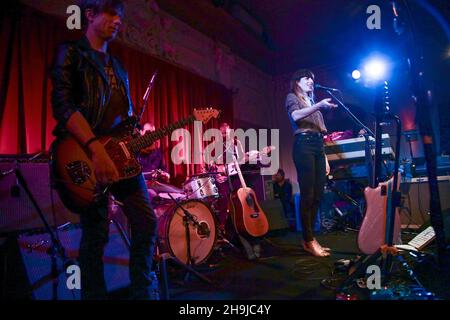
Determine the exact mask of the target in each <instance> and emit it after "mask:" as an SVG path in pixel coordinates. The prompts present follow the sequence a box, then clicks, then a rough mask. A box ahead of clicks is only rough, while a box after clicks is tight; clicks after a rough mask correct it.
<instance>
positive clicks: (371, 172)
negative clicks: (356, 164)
mask: <svg viewBox="0 0 450 320" xmlns="http://www.w3.org/2000/svg"><path fill="white" fill-rule="evenodd" d="M325 91H326V92H327V93H328V94H329V95H330V96H331V97H332V98H333V99H334V100H336V102H337V103H338V104H339V105H340V106H341V107H342V108H343V109H344V110H345V112H347V114H348V115H349V116H350V118H351V119H352V120H353V121H354V122H355V123H356V124H357V125H358V126H359V127H360V128H361V129H364V130H365V133H364V134H363V136H364V139H365V153H366V162H367V157H371V158H370V159H371V161H369V163H367V164H366V166H367V174H368V178H369V182H371V181H374V179H373V177H374V175H375V176H377V174H378V171H379V170H377V172H376V173H375V172H374V170H373V169H374V168H372V166H371V163H372V162H373V160H372V159H373V156H372V151H371V150H372V147H371V141H370V140H369V137H372V138H374V139H375V141H376V139H380V140H381V134H380V136H379V137H378V136H377V137H376V136H375V134H374V133H373V131H372V130H370V128H369V127H367V126H366V125H365V124H364V123H362V121H361V120H359V118H358V117H357V116H355V114H354V113H353V112H352V111H351V110H350V108H348V107H347V106H346V105H345V104H344V103H343V102H342V101H341V100H339V98H338V97H336V95H334V94H333V93H332V91H331V90H325ZM379 132H381V130H379ZM380 156H381V155H380ZM380 159H381V157H380ZM381 163H382V164H383V166H384V168H385V170H386V172H388V171H389V170H388V168H387V166H386V163H385V162H384V161H381ZM372 187H374V186H373V185H372Z"/></svg>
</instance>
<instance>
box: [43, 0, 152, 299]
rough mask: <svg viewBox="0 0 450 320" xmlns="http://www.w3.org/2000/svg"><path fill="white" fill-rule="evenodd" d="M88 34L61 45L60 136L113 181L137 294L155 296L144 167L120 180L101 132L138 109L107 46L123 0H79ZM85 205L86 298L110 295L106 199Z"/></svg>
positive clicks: (102, 178) (55, 77)
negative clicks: (126, 229)
mask: <svg viewBox="0 0 450 320" xmlns="http://www.w3.org/2000/svg"><path fill="white" fill-rule="evenodd" d="M80 7H81V10H82V22H83V26H84V30H85V35H84V37H83V38H82V39H81V40H79V41H77V42H72V43H64V44H62V45H60V46H59V47H58V49H57V51H56V55H55V58H54V62H53V67H52V73H51V75H52V83H53V92H52V107H53V115H54V117H55V119H56V120H57V122H58V124H57V127H56V129H55V131H54V134H55V135H56V136H57V137H63V136H65V135H67V134H69V135H71V136H72V137H73V138H75V139H76V141H77V142H78V143H79V144H80V145H81V146H83V148H84V150H87V151H88V152H89V153H90V158H91V160H92V162H93V171H94V173H95V177H96V179H97V182H98V183H99V184H100V185H103V186H110V191H111V192H112V193H113V194H114V196H115V198H116V199H117V200H119V201H120V202H121V203H123V204H124V206H123V210H124V212H125V214H126V215H127V217H128V219H129V222H130V225H131V252H130V280H131V295H132V298H134V299H150V298H151V297H153V293H154V291H152V289H151V288H152V282H153V281H154V280H155V279H154V275H153V274H152V273H151V264H152V257H153V249H154V245H155V235H156V228H157V219H156V216H155V213H154V211H153V209H152V207H151V205H150V199H149V196H148V192H147V188H146V185H145V181H144V178H143V176H142V174H140V175H137V176H135V177H133V178H130V179H125V180H121V181H120V182H118V179H119V173H118V170H117V168H116V166H115V165H114V163H113V161H112V160H111V158H110V156H109V155H108V153H107V152H106V150H105V148H104V145H103V144H102V143H100V141H99V140H97V137H99V136H101V135H103V134H106V133H107V132H108V131H110V130H111V129H114V128H116V127H117V126H118V124H120V123H122V122H123V121H125V120H127V119H129V117H131V116H132V114H133V111H132V110H133V108H132V104H131V99H130V93H129V85H128V76H127V73H126V72H125V70H124V69H123V67H122V66H121V65H120V64H119V62H118V61H117V60H116V58H114V57H113V56H112V55H111V53H110V52H109V50H108V43H109V42H110V41H112V40H113V39H114V38H115V36H116V35H117V33H118V31H119V28H120V26H121V24H122V16H123V11H124V5H123V3H122V1H121V0H100V1H99V0H96V1H95V0H83V1H81V5H80ZM79 213H80V221H81V227H82V231H83V233H82V237H81V243H80V253H79V262H80V267H81V287H82V298H83V299H106V298H107V292H106V285H105V279H104V274H103V271H104V270H103V269H104V267H103V261H102V256H103V252H104V247H105V245H106V243H107V242H108V228H109V227H108V225H109V220H108V216H107V214H108V212H107V201H100V202H98V203H96V204H95V205H93V206H91V207H89V208H88V209H86V210H82V212H79Z"/></svg>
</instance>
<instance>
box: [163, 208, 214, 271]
mask: <svg viewBox="0 0 450 320" xmlns="http://www.w3.org/2000/svg"><path fill="white" fill-rule="evenodd" d="M180 204H181V206H182V207H183V208H184V209H185V210H187V211H189V213H190V214H191V215H192V216H193V217H194V219H195V220H196V221H197V222H198V226H196V225H194V223H192V222H189V239H190V241H189V243H190V251H191V262H190V264H193V265H197V264H201V263H203V262H204V261H206V259H208V257H209V256H210V255H211V253H212V252H213V250H214V245H215V243H216V240H217V227H216V226H217V224H216V219H215V216H214V214H213V213H212V210H211V209H210V207H209V206H208V205H207V204H205V203H204V202H202V201H200V200H188V201H183V202H181V203H180ZM158 209H159V210H156V211H159V212H158V213H157V215H158V237H159V249H160V251H161V253H166V252H168V253H170V254H171V255H172V256H173V257H175V258H177V259H178V260H179V261H181V262H183V263H184V264H188V253H187V243H188V242H187V237H186V227H185V224H184V221H183V218H184V217H185V215H184V211H183V210H182V209H181V208H180V207H178V206H177V205H175V204H172V205H171V206H164V209H163V208H158ZM162 211H164V213H162Z"/></svg>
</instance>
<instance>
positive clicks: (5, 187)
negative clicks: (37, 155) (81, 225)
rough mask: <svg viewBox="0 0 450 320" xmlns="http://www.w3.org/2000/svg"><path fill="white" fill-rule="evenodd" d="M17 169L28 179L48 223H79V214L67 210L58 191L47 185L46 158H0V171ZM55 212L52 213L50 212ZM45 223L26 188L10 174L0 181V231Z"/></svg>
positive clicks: (32, 192) (52, 224) (38, 225)
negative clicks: (33, 159) (39, 159)
mask: <svg viewBox="0 0 450 320" xmlns="http://www.w3.org/2000/svg"><path fill="white" fill-rule="evenodd" d="M15 168H18V169H19V170H20V172H21V173H22V175H23V176H24V178H25V181H26V182H27V185H28V188H29V189H30V192H31V194H32V195H33V197H34V198H35V199H36V202H37V204H38V205H39V207H40V209H41V211H42V212H43V214H44V217H45V218H46V220H47V222H48V223H49V224H50V225H51V226H57V225H62V224H64V223H66V222H72V223H78V221H79V220H78V216H77V215H75V214H73V213H71V212H70V211H69V210H67V209H66V208H65V207H64V205H63V203H62V202H61V200H60V198H59V196H58V194H57V192H56V191H55V190H53V189H52V188H51V187H50V178H49V176H50V174H49V164H48V162H47V161H44V162H43V161H35V162H34V161H28V160H27V161H14V162H12V161H1V160H0V171H2V172H6V171H9V170H11V169H15ZM53 213H54V214H53ZM43 226H44V225H43V223H42V220H41V218H40V217H39V215H38V213H37V211H36V209H35V207H34V206H33V203H32V202H31V200H30V199H29V197H28V195H27V194H26V193H25V190H24V189H23V188H22V186H21V185H19V183H18V181H17V178H16V176H15V174H14V172H13V173H10V174H8V175H6V176H4V177H3V178H2V179H1V180H0V234H4V233H9V232H19V231H24V230H29V229H34V228H42V227H43Z"/></svg>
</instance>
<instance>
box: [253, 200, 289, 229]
mask: <svg viewBox="0 0 450 320" xmlns="http://www.w3.org/2000/svg"><path fill="white" fill-rule="evenodd" d="M260 205H261V208H262V210H263V211H264V213H265V214H266V217H267V220H268V222H269V231H275V230H284V229H289V223H288V221H287V219H286V217H285V216H284V211H283V206H282V204H281V201H280V200H279V199H275V200H263V201H260Z"/></svg>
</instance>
